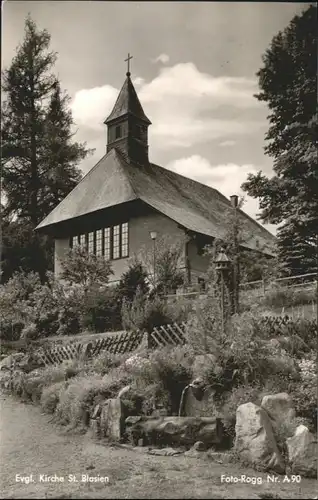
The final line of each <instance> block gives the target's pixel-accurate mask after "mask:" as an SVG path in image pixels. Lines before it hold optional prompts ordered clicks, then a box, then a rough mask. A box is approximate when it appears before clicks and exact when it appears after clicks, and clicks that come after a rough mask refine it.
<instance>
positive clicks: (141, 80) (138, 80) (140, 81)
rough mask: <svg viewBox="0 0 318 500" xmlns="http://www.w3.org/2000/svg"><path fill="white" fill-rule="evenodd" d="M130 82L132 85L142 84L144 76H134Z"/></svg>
mask: <svg viewBox="0 0 318 500" xmlns="http://www.w3.org/2000/svg"><path fill="white" fill-rule="evenodd" d="M132 82H133V84H134V85H143V84H144V83H145V80H144V78H141V76H136V78H133V80H132Z"/></svg>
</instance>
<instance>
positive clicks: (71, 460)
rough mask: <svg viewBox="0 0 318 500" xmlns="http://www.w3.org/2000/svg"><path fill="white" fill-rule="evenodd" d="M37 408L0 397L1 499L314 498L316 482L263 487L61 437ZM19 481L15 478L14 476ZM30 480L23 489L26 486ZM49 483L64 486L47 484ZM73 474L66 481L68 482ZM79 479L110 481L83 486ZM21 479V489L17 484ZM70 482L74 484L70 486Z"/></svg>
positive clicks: (190, 463) (231, 468) (210, 466)
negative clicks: (61, 479) (224, 479)
mask: <svg viewBox="0 0 318 500" xmlns="http://www.w3.org/2000/svg"><path fill="white" fill-rule="evenodd" d="M50 420H51V417H50V416H47V415H42V414H41V410H40V408H38V407H36V406H33V405H30V404H28V405H26V404H22V403H20V402H18V401H16V400H14V399H12V398H11V397H8V396H3V395H2V396H1V418H0V458H1V465H0V470H1V480H0V494H1V498H140V499H142V498H153V499H155V498H160V499H161V498H167V499H168V498H198V499H203V498H207V499H213V498H215V499H216V498H228V499H231V498H251V499H252V498H299V499H300V498H314V496H315V494H316V493H315V491H316V487H317V482H316V481H314V480H309V479H302V480H301V482H300V483H299V484H297V483H293V482H291V483H288V482H284V483H283V476H277V483H276V484H272V483H269V482H267V480H266V478H267V475H266V474H260V473H258V472H256V471H253V470H252V469H249V470H246V469H242V468H240V467H238V466H237V465H234V464H233V465H232V464H229V465H222V464H217V463H214V462H211V461H209V462H207V461H205V460H202V459H198V458H190V457H185V456H183V455H181V456H175V457H159V456H153V455H148V454H146V452H145V451H144V450H143V449H140V450H139V451H136V450H135V449H129V448H124V447H120V446H104V445H101V444H97V443H94V442H93V441H92V440H91V439H89V437H88V436H87V435H86V436H79V435H67V434H65V432H64V433H63V432H62V430H61V429H60V428H58V427H56V426H55V425H53V424H52V423H51V422H50ZM222 474H224V475H225V476H228V477H229V476H233V477H234V476H235V477H241V475H242V474H245V475H246V476H247V477H249V478H251V479H252V478H262V479H263V483H262V484H261V485H260V484H255V485H252V484H237V483H224V482H223V483H222V482H221V475H222ZM17 475H19V476H18V477H17ZM31 475H32V478H31V479H32V480H30V482H29V483H28V484H26V482H25V481H27V480H28V479H30V476H31ZM45 475H47V476H51V477H52V476H54V477H55V475H56V476H57V477H59V478H63V479H64V481H63V482H47V481H45V479H46V477H45ZM70 475H71V476H70ZM82 475H89V476H90V477H91V478H98V477H104V478H106V479H105V481H108V482H85V481H82ZM23 478H24V482H21V480H22V479H23ZM74 479H76V481H74Z"/></svg>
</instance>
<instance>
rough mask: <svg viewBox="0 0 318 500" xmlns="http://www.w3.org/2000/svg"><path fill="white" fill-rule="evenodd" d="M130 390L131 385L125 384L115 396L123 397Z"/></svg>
mask: <svg viewBox="0 0 318 500" xmlns="http://www.w3.org/2000/svg"><path fill="white" fill-rule="evenodd" d="M130 390H131V386H130V385H126V386H125V387H123V388H122V389H120V391H119V393H118V395H117V398H119V399H121V398H123V397H124V396H126V394H128V393H129V392H130Z"/></svg>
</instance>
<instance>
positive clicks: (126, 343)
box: [36, 323, 186, 365]
mask: <svg viewBox="0 0 318 500" xmlns="http://www.w3.org/2000/svg"><path fill="white" fill-rule="evenodd" d="M185 328H186V324H185V323H181V324H177V323H173V324H168V325H162V326H159V327H156V328H154V329H153V331H152V332H150V333H148V332H143V331H140V330H137V331H130V332H123V333H119V334H109V335H108V336H106V337H103V338H100V339H94V340H91V341H88V342H87V341H86V342H76V341H73V342H72V343H69V344H64V345H57V344H53V345H52V344H50V346H49V347H46V348H44V347H42V348H41V349H39V350H38V351H37V353H36V355H37V356H38V357H39V359H40V360H41V361H42V363H43V364H44V365H57V364H61V363H63V361H66V360H74V359H85V358H92V357H95V356H98V354H100V353H101V352H104V351H107V352H110V353H112V354H124V353H127V352H132V351H135V350H136V349H137V348H140V347H141V346H142V344H143V343H144V345H145V347H149V348H156V347H160V346H164V345H178V344H184V343H185V342H186V339H185V335H184V332H185Z"/></svg>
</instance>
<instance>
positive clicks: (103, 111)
mask: <svg viewBox="0 0 318 500" xmlns="http://www.w3.org/2000/svg"><path fill="white" fill-rule="evenodd" d="M117 95H118V90H117V89H115V88H114V87H112V86H111V85H104V86H103V87H94V88H92V89H82V90H79V91H78V92H76V94H75V96H74V99H73V100H72V102H71V109H72V114H73V119H74V121H75V122H76V125H78V126H79V127H84V128H88V129H93V130H96V131H100V130H104V128H105V125H104V124H103V122H104V120H105V119H106V118H107V116H108V115H109V114H110V112H111V110H112V107H113V106H114V104H115V101H116V99H117Z"/></svg>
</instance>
